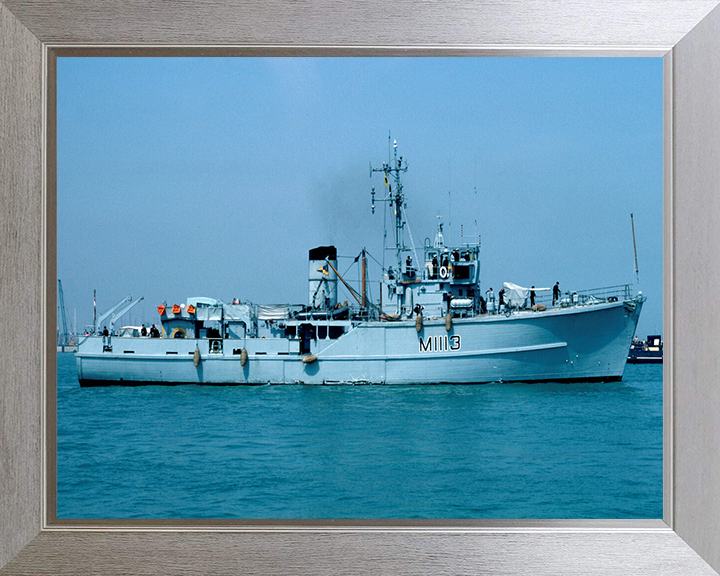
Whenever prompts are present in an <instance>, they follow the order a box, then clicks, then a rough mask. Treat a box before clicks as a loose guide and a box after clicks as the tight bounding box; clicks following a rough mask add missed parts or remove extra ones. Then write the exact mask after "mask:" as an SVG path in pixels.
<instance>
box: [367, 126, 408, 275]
mask: <svg viewBox="0 0 720 576" xmlns="http://www.w3.org/2000/svg"><path fill="white" fill-rule="evenodd" d="M407 169H408V166H407V163H406V164H405V166H403V158H402V156H400V157H399V158H398V155H397V140H395V141H393V152H392V157H391V158H390V159H389V160H388V162H383V165H382V168H373V167H372V165H371V166H370V175H371V176H372V173H373V172H382V173H383V174H384V175H385V186H387V188H388V195H387V197H386V198H385V199H384V200H383V201H386V202H389V203H390V205H391V206H392V207H393V211H394V213H395V256H396V260H397V268H398V273H400V271H401V270H402V252H403V250H405V244H404V241H403V227H404V216H403V215H404V213H403V210H404V208H405V197H404V195H403V186H402V182H401V180H400V173H401V172H407ZM393 183H394V184H395V189H394V190H393ZM372 197H373V210H374V209H375V191H374V190H373V193H372Z"/></svg>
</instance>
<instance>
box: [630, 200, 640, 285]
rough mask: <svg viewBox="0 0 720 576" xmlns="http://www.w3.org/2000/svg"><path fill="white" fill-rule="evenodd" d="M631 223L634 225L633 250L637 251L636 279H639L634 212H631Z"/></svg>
mask: <svg viewBox="0 0 720 576" xmlns="http://www.w3.org/2000/svg"><path fill="white" fill-rule="evenodd" d="M630 224H631V225H632V235H633V250H634V251H635V279H636V280H637V279H639V273H638V263H637V246H636V245H635V221H634V220H633V215H632V212H630Z"/></svg>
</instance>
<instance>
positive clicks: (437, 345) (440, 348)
mask: <svg viewBox="0 0 720 576" xmlns="http://www.w3.org/2000/svg"><path fill="white" fill-rule="evenodd" d="M448 350H451V351H453V352H457V351H458V350H460V336H458V335H457V334H455V335H453V336H428V337H427V338H425V339H423V338H420V352H447V351H448Z"/></svg>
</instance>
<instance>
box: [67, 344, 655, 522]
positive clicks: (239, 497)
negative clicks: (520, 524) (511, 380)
mask: <svg viewBox="0 0 720 576" xmlns="http://www.w3.org/2000/svg"><path fill="white" fill-rule="evenodd" d="M57 361H58V386H57V506H58V508H57V513H58V518H106V519H111V518H134V519H137V518H178V519H181V518H182V519H190V518H204V519H215V518H243V519H261V518H265V519H273V518H274V519H310V518H362V519H380V518H416V519H419V518H433V519H458V518H487V519H493V518H515V519H530V518H661V517H662V512H663V511H662V422H663V420H662V418H663V417H662V366H661V365H644V366H642V365H628V366H627V368H626V369H625V376H624V377H623V380H622V381H621V382H614V383H607V384H598V383H573V384H562V383H546V384H525V383H518V384H484V385H436V386H432V385H423V386H305V385H283V386H228V387H214V386H177V387H166V386H142V387H136V388H130V387H108V388H80V386H79V384H78V381H77V373H76V368H75V357H74V354H68V353H64V354H58V355H57Z"/></svg>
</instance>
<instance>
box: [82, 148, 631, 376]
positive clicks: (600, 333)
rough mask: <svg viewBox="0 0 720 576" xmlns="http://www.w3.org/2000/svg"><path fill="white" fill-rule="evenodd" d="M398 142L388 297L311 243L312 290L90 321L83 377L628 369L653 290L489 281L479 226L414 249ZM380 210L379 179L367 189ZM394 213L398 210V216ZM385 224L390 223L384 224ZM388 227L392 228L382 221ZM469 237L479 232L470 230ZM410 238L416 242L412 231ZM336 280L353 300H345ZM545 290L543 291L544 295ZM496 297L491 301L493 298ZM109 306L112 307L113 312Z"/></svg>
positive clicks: (388, 174) (387, 169)
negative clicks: (493, 284)
mask: <svg viewBox="0 0 720 576" xmlns="http://www.w3.org/2000/svg"><path fill="white" fill-rule="evenodd" d="M407 169H408V164H407V163H406V162H404V161H403V158H402V157H398V153H397V142H395V143H394V146H393V152H392V155H391V157H390V158H389V160H388V162H386V163H383V165H382V167H381V168H375V169H373V168H372V167H371V171H370V175H371V177H372V176H373V173H380V174H382V176H383V178H384V185H385V193H383V194H382V196H381V197H380V198H379V199H378V202H383V203H385V204H386V206H387V207H388V208H389V209H390V211H389V213H390V215H391V220H392V221H393V223H394V241H395V245H394V249H393V248H390V250H392V251H394V259H393V262H392V263H391V264H389V265H388V266H384V265H383V266H382V279H381V281H380V289H381V293H380V295H379V296H380V297H379V298H377V299H376V300H375V301H371V299H370V298H369V297H368V290H367V259H366V256H367V255H366V251H365V249H363V250H362V251H361V252H360V254H359V255H358V258H356V260H360V265H361V266H362V275H361V278H362V281H361V287H357V288H353V287H352V286H351V285H350V283H348V282H347V281H346V280H345V279H344V278H343V277H342V275H341V274H340V273H339V272H338V270H337V250H336V248H335V247H334V246H320V247H317V248H313V249H312V250H310V252H309V259H308V260H309V262H308V302H307V303H306V304H305V303H303V304H274V305H258V304H253V303H250V302H240V301H239V300H237V299H235V300H233V301H232V302H231V303H226V302H223V301H221V300H217V299H214V298H204V297H194V298H188V299H187V302H186V303H184V304H181V305H177V304H175V305H172V306H171V305H169V304H167V303H163V304H162V305H160V306H159V307H158V313H159V324H160V328H161V330H157V329H156V330H155V331H153V330H151V332H150V334H149V335H148V336H140V337H135V336H130V337H119V336H113V326H112V325H111V329H110V331H108V332H107V334H106V335H105V336H102V335H100V334H99V331H98V327H97V326H96V327H95V331H94V333H93V334H91V335H89V336H87V337H85V338H84V339H83V340H82V341H81V342H80V344H79V349H78V352H77V354H76V359H77V369H78V380H79V382H80V385H81V386H107V385H142V384H165V385H171V384H209V385H239V384H402V385H409V384H438V383H453V384H471V383H484V382H515V381H522V382H543V381H557V382H571V381H583V382H593V381H600V382H608V381H613V380H620V379H621V378H622V376H623V371H624V369H625V364H626V361H627V350H628V348H629V346H630V344H631V342H632V340H633V337H634V335H635V329H636V326H637V322H638V318H639V316H640V311H641V310H642V306H643V303H644V302H645V296H643V295H642V293H638V294H632V293H631V289H630V286H629V285H621V286H613V287H610V288H603V289H597V290H587V291H573V292H567V293H565V294H564V295H560V297H557V294H555V293H554V294H553V299H552V302H550V300H549V295H548V297H539V298H537V301H536V294H537V293H538V292H544V291H546V290H547V291H549V290H550V289H549V288H548V289H540V288H534V287H533V288H532V289H528V288H523V287H521V286H517V285H515V284H511V283H505V284H504V290H503V298H502V299H501V300H500V299H498V302H497V303H496V301H495V296H494V293H493V292H492V291H491V290H488V292H487V293H486V294H485V297H483V293H482V292H481V284H480V242H479V240H480V238H479V237H478V241H477V242H471V243H464V244H462V245H459V246H451V245H448V244H446V243H445V239H444V236H443V226H442V222H439V223H438V228H437V232H436V234H435V238H434V241H432V242H431V241H430V240H429V239H426V241H425V243H424V245H423V246H422V247H420V248H419V249H417V248H416V246H415V245H414V243H413V241H412V234H411V233H410V230H409V227H408V225H407V220H406V218H405V209H406V205H407V204H406V198H405V192H404V189H403V184H402V181H401V176H402V175H403V174H404V173H405V172H406V171H407ZM371 200H372V202H371V208H372V211H373V213H374V212H375V189H374V188H373V189H372V193H371ZM393 215H394V219H393ZM386 232H387V231H386ZM386 236H387V234H386ZM473 239H474V238H473ZM408 240H409V242H408ZM338 282H340V283H342V284H343V285H344V286H345V288H346V290H347V292H348V294H349V297H350V298H352V299H353V302H352V303H351V304H348V302H347V301H345V302H342V303H341V302H340V300H339V299H338ZM541 300H544V303H540V301H541ZM496 304H497V305H496ZM113 318H115V316H113Z"/></svg>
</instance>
